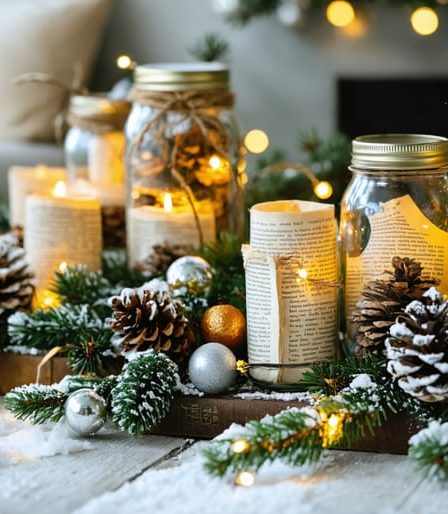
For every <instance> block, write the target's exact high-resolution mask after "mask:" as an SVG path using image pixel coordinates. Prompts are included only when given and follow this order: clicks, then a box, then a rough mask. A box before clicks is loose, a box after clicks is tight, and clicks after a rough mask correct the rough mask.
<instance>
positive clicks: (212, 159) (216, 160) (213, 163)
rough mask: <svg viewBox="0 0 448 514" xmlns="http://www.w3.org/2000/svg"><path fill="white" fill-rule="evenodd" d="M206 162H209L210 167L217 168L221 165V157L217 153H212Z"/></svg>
mask: <svg viewBox="0 0 448 514" xmlns="http://www.w3.org/2000/svg"><path fill="white" fill-rule="evenodd" d="M208 163H209V164H210V168H212V169H213V170H218V169H219V167H220V166H221V159H220V158H219V157H218V156H217V155H212V156H211V157H210V159H209V160H208Z"/></svg>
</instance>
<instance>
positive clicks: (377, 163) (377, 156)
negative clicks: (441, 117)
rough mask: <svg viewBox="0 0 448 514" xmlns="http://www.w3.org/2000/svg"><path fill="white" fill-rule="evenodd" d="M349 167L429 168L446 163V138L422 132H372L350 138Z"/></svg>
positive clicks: (406, 169)
mask: <svg viewBox="0 0 448 514" xmlns="http://www.w3.org/2000/svg"><path fill="white" fill-rule="evenodd" d="M352 166H353V167H354V168H357V169H363V170H385V171H387V170H392V171H400V170H404V171H409V170H431V169H440V168H444V167H447V166H448V139H447V138H445V137H441V136H428V135H424V134H375V135H368V136H361V137H357V138H356V139H354V141H353V148H352Z"/></svg>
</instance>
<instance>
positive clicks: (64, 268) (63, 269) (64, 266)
mask: <svg viewBox="0 0 448 514" xmlns="http://www.w3.org/2000/svg"><path fill="white" fill-rule="evenodd" d="M67 270H68V264H67V263H66V262H61V264H59V271H60V272H61V273H67Z"/></svg>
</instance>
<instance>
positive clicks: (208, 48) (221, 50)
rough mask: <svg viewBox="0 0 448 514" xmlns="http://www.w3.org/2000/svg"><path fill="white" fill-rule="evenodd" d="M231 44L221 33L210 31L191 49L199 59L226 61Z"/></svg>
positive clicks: (192, 54)
mask: <svg viewBox="0 0 448 514" xmlns="http://www.w3.org/2000/svg"><path fill="white" fill-rule="evenodd" d="M229 51H230V45H229V42H228V41H227V40H226V39H224V38H223V37H222V36H221V35H220V34H217V33H216V32H208V33H206V34H204V36H203V37H202V38H201V39H200V40H199V41H197V43H196V44H195V46H194V47H193V48H191V49H190V50H189V53H190V55H191V56H193V57H194V58H195V59H197V60H198V61H202V62H213V61H224V60H226V58H227V57H228V55H229Z"/></svg>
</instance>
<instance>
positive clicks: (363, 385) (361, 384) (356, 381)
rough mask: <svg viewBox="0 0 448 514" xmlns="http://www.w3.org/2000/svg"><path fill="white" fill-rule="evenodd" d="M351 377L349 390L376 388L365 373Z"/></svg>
mask: <svg viewBox="0 0 448 514" xmlns="http://www.w3.org/2000/svg"><path fill="white" fill-rule="evenodd" d="M353 377H354V378H353V380H352V381H351V382H350V385H349V386H348V387H349V389H354V390H356V389H375V388H376V387H377V386H376V384H375V382H373V381H372V378H371V377H370V375H368V374H367V373H359V375H354V376H353Z"/></svg>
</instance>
